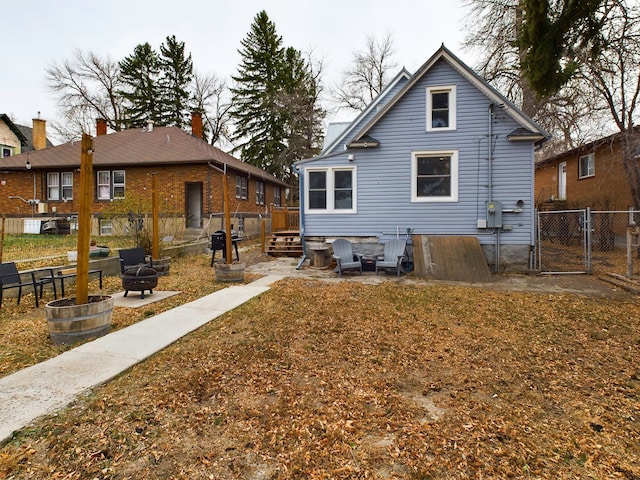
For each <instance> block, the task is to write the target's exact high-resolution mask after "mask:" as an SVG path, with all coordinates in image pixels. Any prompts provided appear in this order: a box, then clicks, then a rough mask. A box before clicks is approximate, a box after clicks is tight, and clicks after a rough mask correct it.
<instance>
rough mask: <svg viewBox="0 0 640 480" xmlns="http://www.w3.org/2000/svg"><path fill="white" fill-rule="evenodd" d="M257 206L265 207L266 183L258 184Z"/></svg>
mask: <svg viewBox="0 0 640 480" xmlns="http://www.w3.org/2000/svg"><path fill="white" fill-rule="evenodd" d="M256 205H264V182H256Z"/></svg>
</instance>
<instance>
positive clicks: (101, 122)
mask: <svg viewBox="0 0 640 480" xmlns="http://www.w3.org/2000/svg"><path fill="white" fill-rule="evenodd" d="M106 134H107V121H106V120H105V119H104V118H96V137H99V136H100V135H106Z"/></svg>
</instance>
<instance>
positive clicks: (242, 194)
mask: <svg viewBox="0 0 640 480" xmlns="http://www.w3.org/2000/svg"><path fill="white" fill-rule="evenodd" d="M236 198H237V199H240V200H246V199H247V178H246V177H240V176H238V175H236Z"/></svg>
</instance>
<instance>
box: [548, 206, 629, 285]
mask: <svg viewBox="0 0 640 480" xmlns="http://www.w3.org/2000/svg"><path fill="white" fill-rule="evenodd" d="M638 224H640V211H633V210H630V211H591V209H588V208H587V209H584V210H559V211H547V212H538V214H537V224H536V229H537V235H536V240H537V244H536V261H537V265H536V266H537V268H538V270H539V271H540V272H541V273H558V274H560V273H564V274H567V273H593V274H603V273H616V274H620V275H629V274H631V275H640V247H638V245H636V243H637V240H634V238H637V237H633V236H631V235H630V233H631V232H634V231H635V230H636V229H637V228H636V226H637V225H638ZM630 240H631V242H633V243H630Z"/></svg>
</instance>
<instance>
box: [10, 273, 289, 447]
mask: <svg viewBox="0 0 640 480" xmlns="http://www.w3.org/2000/svg"><path fill="white" fill-rule="evenodd" d="M280 278H281V277H279V276H268V277H264V278H261V279H260V280H257V281H256V282H253V283H250V284H248V285H234V286H230V287H227V288H224V289H222V290H219V291H217V292H214V293H212V294H210V295H207V296H206V297H202V298H200V299H198V300H194V301H193V302H189V303H187V304H185V305H182V306H179V307H176V308H174V309H172V310H168V311H166V312H162V313H160V314H158V315H155V316H153V317H150V318H147V319H145V320H142V321H140V322H138V323H135V324H133V325H131V326H130V327H127V328H123V329H121V330H118V331H115V332H112V333H110V334H108V335H105V336H103V337H100V338H97V339H95V340H93V341H91V342H87V343H85V344H83V345H80V346H78V347H76V348H74V349H72V350H69V351H67V352H64V353H62V354H61V355H58V356H56V357H54V358H51V359H50V360H47V361H45V362H42V363H39V364H37V365H33V366H31V367H28V368H25V369H23V370H20V371H18V372H16V373H14V374H12V375H8V376H6V377H3V378H0V443H2V442H4V441H7V440H9V439H10V438H11V435H12V433H13V432H14V431H15V430H19V429H21V428H24V427H25V426H27V425H29V424H30V423H32V422H33V421H34V420H36V419H37V418H38V417H41V416H43V415H47V414H50V413H53V412H55V411H56V410H59V409H60V408H63V407H65V406H66V405H68V404H69V403H71V402H72V401H73V400H74V399H75V398H77V396H78V395H81V394H82V393H84V392H87V391H89V390H90V389H91V388H93V387H95V386H97V385H100V384H103V383H105V382H107V381H109V380H111V379H112V378H114V377H116V376H117V375H119V374H120V373H122V372H123V371H124V370H126V369H128V368H131V367H132V366H134V365H135V364H137V363H139V362H141V361H142V360H144V359H145V358H148V357H149V356H151V355H153V354H154V353H157V352H158V351H160V350H162V349H163V348H165V347H167V346H168V345H170V344H172V343H173V342H175V341H176V340H177V339H179V338H180V337H182V336H184V335H186V334H188V333H189V332H192V331H193V330H196V329H197V328H199V327H201V326H203V325H205V324H206V323H208V322H210V321H211V320H213V319H215V318H217V317H219V316H220V315H222V314H224V313H226V312H228V311H230V310H232V309H234V308H236V307H238V306H239V305H242V304H243V303H245V302H246V301H248V300H250V299H252V298H254V297H256V296H258V295H260V294H261V293H263V292H266V291H267V290H269V288H270V287H269V286H270V285H271V284H272V283H274V282H276V281H278V280H279V279H280ZM154 295H155V293H154Z"/></svg>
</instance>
